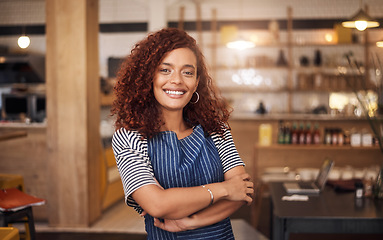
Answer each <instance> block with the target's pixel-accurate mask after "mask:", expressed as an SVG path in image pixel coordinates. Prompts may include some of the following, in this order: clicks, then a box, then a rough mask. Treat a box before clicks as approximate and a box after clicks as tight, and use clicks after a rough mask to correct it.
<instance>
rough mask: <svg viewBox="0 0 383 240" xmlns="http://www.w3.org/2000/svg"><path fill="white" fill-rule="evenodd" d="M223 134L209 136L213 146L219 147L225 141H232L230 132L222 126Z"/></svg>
mask: <svg viewBox="0 0 383 240" xmlns="http://www.w3.org/2000/svg"><path fill="white" fill-rule="evenodd" d="M222 129H223V133H222V134H219V133H212V134H211V135H210V137H211V139H212V140H213V142H214V144H215V145H221V144H222V143H223V142H225V141H232V139H233V137H232V136H231V131H230V129H229V128H228V127H226V126H222Z"/></svg>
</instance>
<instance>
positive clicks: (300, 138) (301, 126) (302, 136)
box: [298, 122, 306, 144]
mask: <svg viewBox="0 0 383 240" xmlns="http://www.w3.org/2000/svg"><path fill="white" fill-rule="evenodd" d="M305 138H306V134H305V130H304V124H303V122H302V123H300V124H299V131H298V143H299V144H305Z"/></svg>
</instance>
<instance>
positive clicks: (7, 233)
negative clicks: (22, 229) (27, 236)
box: [0, 227, 20, 240]
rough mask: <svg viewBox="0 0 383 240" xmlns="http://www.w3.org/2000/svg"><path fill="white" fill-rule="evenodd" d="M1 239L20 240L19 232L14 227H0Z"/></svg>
mask: <svg viewBox="0 0 383 240" xmlns="http://www.w3.org/2000/svg"><path fill="white" fill-rule="evenodd" d="M0 239H2V240H20V235H19V230H18V229H17V228H13V227H0Z"/></svg>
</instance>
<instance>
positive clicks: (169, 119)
mask: <svg viewBox="0 0 383 240" xmlns="http://www.w3.org/2000/svg"><path fill="white" fill-rule="evenodd" d="M162 119H163V120H164V123H165V124H164V125H163V126H162V127H161V131H172V132H175V133H176V134H177V136H178V137H179V138H180V137H182V136H184V135H185V134H187V133H188V130H189V129H190V128H189V127H188V125H187V124H186V122H185V120H184V119H183V116H182V111H177V112H172V111H163V112H162Z"/></svg>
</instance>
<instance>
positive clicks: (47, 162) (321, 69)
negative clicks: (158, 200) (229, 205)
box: [0, 0, 383, 239]
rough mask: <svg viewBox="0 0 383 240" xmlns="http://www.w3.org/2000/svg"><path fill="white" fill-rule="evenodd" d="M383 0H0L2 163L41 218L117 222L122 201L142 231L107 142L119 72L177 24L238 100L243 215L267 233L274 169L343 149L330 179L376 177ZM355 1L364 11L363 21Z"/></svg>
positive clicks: (306, 171) (233, 101)
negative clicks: (247, 205) (249, 184)
mask: <svg viewBox="0 0 383 240" xmlns="http://www.w3.org/2000/svg"><path fill="white" fill-rule="evenodd" d="M382 3H383V1H381V0H363V1H360V0H289V1H286V0H267V1H261V0H237V1H232V0H65V1H64V0H0V96H1V98H0V109H1V115H0V134H1V136H2V137H1V136H0V137H1V138H0V139H1V140H0V174H11V175H19V176H22V178H23V181H24V190H25V192H26V193H28V194H32V195H34V196H38V197H40V198H43V199H46V200H47V201H46V204H44V205H42V206H36V207H33V214H34V220H35V223H36V229H37V232H39V231H47V230H49V229H55V228H56V229H62V228H70V229H80V228H81V229H89V228H92V227H94V226H100V225H102V226H101V229H102V230H113V229H114V227H116V226H114V225H113V224H112V223H113V222H114V223H116V222H119V223H118V224H120V222H121V220H115V219H114V220H111V219H108V220H106V221H107V222H108V221H109V224H107V223H105V224H104V223H100V220H105V218H107V217H109V216H115V215H118V214H117V212H120V215H121V214H122V213H123V215H124V217H125V218H127V219H126V220H124V221H123V222H124V224H125V225H123V226H120V227H121V228H123V229H125V230H127V231H132V232H139V233H142V232H144V229H143V223H142V220H141V218H140V217H139V216H136V214H135V213H134V212H133V211H132V210H128V209H127V207H126V206H124V203H123V201H124V200H123V198H124V197H123V190H122V185H121V182H120V178H119V174H118V171H117V169H116V165H115V161H114V156H113V152H112V150H111V146H110V144H111V143H110V141H111V136H112V134H113V132H114V126H113V118H112V117H111V116H110V108H111V105H112V102H113V85H114V82H115V76H116V71H117V69H118V67H119V64H120V63H121V61H122V60H123V58H124V57H125V56H127V55H128V54H129V52H130V50H131V48H132V47H133V46H134V44H135V43H136V42H137V41H139V40H141V39H142V38H144V37H145V36H146V35H147V34H148V33H149V32H152V31H156V30H158V29H161V28H163V27H175V28H182V29H184V30H186V31H187V32H188V33H189V34H191V35H192V36H193V37H195V39H196V40H197V42H198V44H199V46H200V47H201V49H202V51H203V53H204V55H205V58H206V60H207V63H208V66H209V71H210V74H211V76H212V77H213V79H214V83H215V84H216V85H217V86H218V88H219V90H220V92H221V94H222V95H223V97H224V98H225V99H226V100H227V101H228V102H229V103H230V106H231V107H232V109H233V112H232V115H231V118H230V126H231V129H232V134H233V138H234V141H235V144H236V147H237V149H238V151H239V154H240V156H241V157H242V159H243V160H244V162H245V164H246V169H247V171H248V172H249V173H250V174H251V175H252V178H253V180H254V181H255V182H256V184H257V186H259V189H262V190H261V191H258V192H257V199H260V200H257V201H255V202H256V203H254V205H257V206H255V207H252V208H251V209H252V210H251V211H244V212H245V214H243V215H241V216H239V217H238V218H239V219H245V223H246V224H247V225H246V226H249V227H250V228H251V229H252V230H256V231H257V232H258V233H260V234H261V235H264V236H265V237H266V238H267V237H270V235H269V229H268V228H269V221H270V212H269V211H268V210H267V209H268V207H269V201H268V199H269V193H268V189H267V184H268V183H269V182H272V181H282V180H293V181H295V180H313V179H315V177H316V175H317V173H318V169H319V168H320V166H321V164H322V162H323V160H324V159H325V158H330V159H332V160H333V161H334V162H335V167H334V169H333V170H332V172H331V173H330V176H329V180H350V179H355V178H357V179H362V180H363V181H365V183H366V184H370V186H371V185H373V184H375V183H376V181H377V178H378V176H379V172H380V171H381V169H382V161H383V156H382V151H381V149H382V145H381V143H380V139H381V138H380V136H381V135H382V129H383V128H381V126H380V115H379V114H381V113H382V106H383V105H382V104H383V96H382V95H383V88H382V86H383V83H382V81H383V79H382V72H381V71H382V65H383V30H382V25H383V4H382ZM361 12H362V13H363V14H364V17H365V18H364V20H368V22H356V21H357V20H358V19H356V18H357V17H358V16H359V15H360V14H359V13H361ZM358 14H359V15H358ZM367 18H368V19H367ZM360 24H361V26H360ZM363 24H365V26H363ZM382 194H383V193H382ZM261 200H262V201H261ZM116 206H118V207H119V210H116V209H115V207H116ZM121 209H123V210H121ZM113 211H114V212H113ZM250 215H251V216H250ZM106 216H107V217H106ZM137 217H138V218H137ZM110 222H112V223H110ZM137 222H139V223H137ZM116 224H117V223H116ZM118 224H117V225H118ZM112 226H113V227H112ZM100 231H101V230H100ZM116 231H120V230H118V229H117V230H116ZM238 231H239V230H238ZM238 239H240V238H238Z"/></svg>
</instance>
